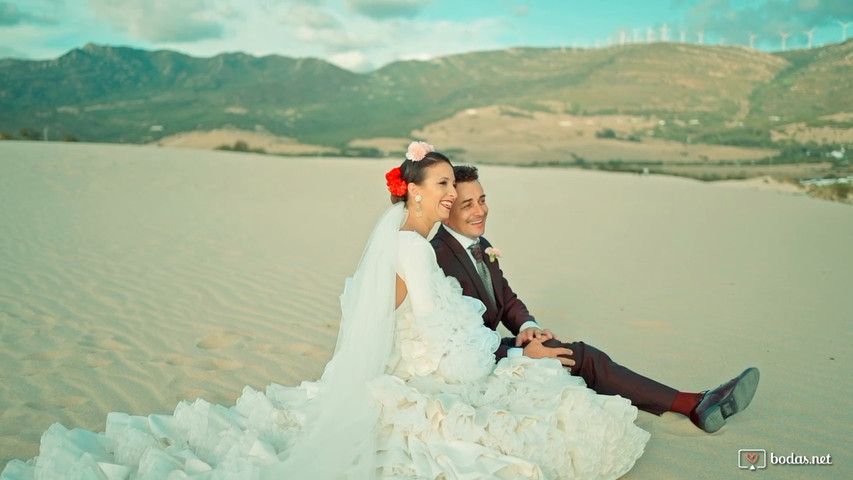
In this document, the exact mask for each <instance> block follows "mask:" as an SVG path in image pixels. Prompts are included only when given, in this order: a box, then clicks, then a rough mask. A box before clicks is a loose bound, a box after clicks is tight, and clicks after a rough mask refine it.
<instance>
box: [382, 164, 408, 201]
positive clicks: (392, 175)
mask: <svg viewBox="0 0 853 480" xmlns="http://www.w3.org/2000/svg"><path fill="white" fill-rule="evenodd" d="M385 184H386V185H388V191H389V192H391V195H394V196H397V197H402V196H403V195H405V194H406V192H407V191H408V190H409V185H408V184H407V183H406V181H405V180H403V177H402V175H401V173H400V167H394V168H392V169H391V170H388V173H386V174H385Z"/></svg>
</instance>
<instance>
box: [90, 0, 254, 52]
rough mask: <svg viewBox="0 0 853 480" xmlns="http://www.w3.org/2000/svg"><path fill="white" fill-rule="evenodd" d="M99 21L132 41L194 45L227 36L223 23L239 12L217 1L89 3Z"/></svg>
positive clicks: (96, 0) (115, 0)
mask: <svg viewBox="0 0 853 480" xmlns="http://www.w3.org/2000/svg"><path fill="white" fill-rule="evenodd" d="M89 3H90V4H91V5H92V8H93V9H94V10H95V15H96V17H98V18H100V19H102V20H104V21H107V22H109V23H110V24H111V25H112V26H114V27H115V28H116V29H117V30H119V31H124V32H127V34H128V35H130V36H131V37H133V38H136V39H140V40H148V41H152V42H192V41H196V40H201V39H206V38H218V37H221V36H222V35H223V34H224V25H223V23H224V19H225V18H228V16H230V15H233V14H234V13H235V12H238V10H236V9H234V8H233V6H232V5H231V4H229V3H227V2H224V1H217V0H181V1H170V0H145V1H141V0H131V1H126V0H89Z"/></svg>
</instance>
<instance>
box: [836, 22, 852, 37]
mask: <svg viewBox="0 0 853 480" xmlns="http://www.w3.org/2000/svg"><path fill="white" fill-rule="evenodd" d="M838 24H839V25H841V41H842V42H846V41H847V27H849V26H850V25H853V22H847V23H844V22H842V21H841V20H839V21H838Z"/></svg>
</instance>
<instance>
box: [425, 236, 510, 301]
mask: <svg viewBox="0 0 853 480" xmlns="http://www.w3.org/2000/svg"><path fill="white" fill-rule="evenodd" d="M439 235H440V237H439V238H440V239H441V240H442V241H443V242H444V243H446V244H447V246H449V247H450V250H452V251H453V255H454V256H455V257H456V261H457V262H459V264H460V265H462V267H463V268H464V269H465V273H466V274H468V277H469V278H470V279H471V284H472V285H474V288H476V289H477V297H478V298H480V301H482V302H483V304H485V305H486V309H487V310H492V311H493V312H497V305H489V304H490V303H492V301H491V300H490V299H489V293H488V292H487V291H486V286H485V285H483V280H482V279H481V278H480V274H479V273H478V272H477V267H475V266H474V264H473V263H472V262H471V257H469V256H468V250H467V249H466V248H465V247H463V246H462V245H460V244H459V242H458V241H457V240H456V238H454V237H453V235H451V234H449V233H448V232H447V230H445V229H444V226H440V227H439V228H438V232H437V233H436V236H439ZM489 263H491V262H489V261H486V265H487V267H486V268H488V269H489V273H490V274H492V288H494V283H495V281H494V280H495V277H494V273H493V272H494V270H493V269H492V267H491V265H489ZM497 294H498V293H497V289H495V295H497Z"/></svg>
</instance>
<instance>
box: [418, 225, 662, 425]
mask: <svg viewBox="0 0 853 480" xmlns="http://www.w3.org/2000/svg"><path fill="white" fill-rule="evenodd" d="M431 243H432V247H433V248H434V249H435V257H436V260H437V261H438V265H439V266H440V267H441V269H442V270H444V273H445V275H448V276H452V277H455V278H456V279H457V280H459V284H460V285H461V286H462V293H463V295H467V296H469V297H474V298H478V299H480V300H481V301H482V302H483V303H484V304H485V305H486V312H485V313H484V314H483V322H484V323H485V324H486V326H487V327H489V328H491V329H492V330H497V328H498V325H499V324H501V323H502V324H503V325H504V326H505V327H506V328H507V329H508V330H509V331H510V332H512V334H513V335H518V333H519V329H520V328H521V326H522V325H523V324H524V323H525V322H527V321H529V320H533V321H535V319H534V318H533V316H532V315H530V312H529V311H528V310H527V307H526V306H525V305H524V302H522V301H521V300H520V299H519V298H518V295H516V294H515V292H513V291H512V288H510V286H509V282H507V280H506V278H504V276H503V272H502V271H501V268H500V262H499V261H498V260H497V259H496V260H495V261H494V262H491V261H489V259H488V258H486V261H485V263H486V266H487V267H488V269H489V274H490V275H491V277H492V286H493V287H494V291H495V302H497V305H494V304H493V302H492V301H491V299H490V298H489V296H488V293H487V292H486V288H485V286H484V285H483V281H482V280H481V279H480V276H479V275H478V274H477V269H476V267H475V266H474V264H473V263H472V262H471V258H470V257H469V256H468V252H467V250H466V247H463V246H462V245H460V244H459V242H458V241H457V240H456V239H455V238H454V237H453V236H452V235H451V234H450V233H448V232H447V230H445V228H444V226H440V227H439V228H438V231H437V232H436V234H435V236H434V237H433V238H432V240H431ZM480 245H481V246H482V248H483V249H484V250H485V249H486V248H488V247H490V246H491V244H490V243H489V241H488V240H486V239H485V238H483V237H480ZM545 345H546V346H549V347H563V348H568V349H570V350H572V355H571V358H572V360H574V361H575V364H574V366H572V367H571V372H572V375H576V376H580V377H582V378H583V379H584V380H585V381H586V384H587V386H589V388H591V389H593V390H595V391H596V392H597V393H600V394H603V395H621V396H622V397H625V398H627V399H629V400H631V403H633V404H634V405H635V406H636V407H637V408H639V409H641V410H645V411H647V412H651V413H654V414H656V415H660V414H662V413H663V412H666V411H668V410H669V408H670V406H671V405H672V402H673V400H674V399H675V394H676V393H677V391H676V390H675V389H673V388H671V387H668V386H666V385H663V384H661V383H659V382H656V381H654V380H651V379H649V378H646V377H644V376H642V375H639V374H637V373H635V372H633V371H632V370H629V369H627V368H625V367H623V366H621V365H619V364H617V363H616V362H614V361H613V360H611V359H610V357H609V356H608V355H607V354H606V353H604V352H602V351H600V350H598V349H597V348H595V347H593V346H592V345H587V344H585V343H583V342H571V343H561V342H559V341H557V340H548V341H547V342H545ZM514 346H515V337H507V338H504V339H502V340H501V345H500V346H499V347H498V351H497V352H495V356H496V357H497V358H498V359H501V358H503V357H505V356H506V355H507V350H508V349H509V348H511V347H514Z"/></svg>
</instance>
